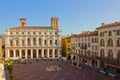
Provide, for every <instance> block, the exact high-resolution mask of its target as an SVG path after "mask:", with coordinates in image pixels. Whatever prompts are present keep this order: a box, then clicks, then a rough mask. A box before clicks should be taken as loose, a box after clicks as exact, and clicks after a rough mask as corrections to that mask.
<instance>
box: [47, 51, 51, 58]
mask: <svg viewBox="0 0 120 80" xmlns="http://www.w3.org/2000/svg"><path fill="white" fill-rule="evenodd" d="M47 57H48V58H50V55H49V49H47Z"/></svg>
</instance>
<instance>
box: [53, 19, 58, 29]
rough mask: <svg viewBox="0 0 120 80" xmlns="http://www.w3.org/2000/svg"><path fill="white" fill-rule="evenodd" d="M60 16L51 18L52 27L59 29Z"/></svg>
mask: <svg viewBox="0 0 120 80" xmlns="http://www.w3.org/2000/svg"><path fill="white" fill-rule="evenodd" d="M58 20H59V19H58V17H52V18H51V27H52V28H54V29H58Z"/></svg>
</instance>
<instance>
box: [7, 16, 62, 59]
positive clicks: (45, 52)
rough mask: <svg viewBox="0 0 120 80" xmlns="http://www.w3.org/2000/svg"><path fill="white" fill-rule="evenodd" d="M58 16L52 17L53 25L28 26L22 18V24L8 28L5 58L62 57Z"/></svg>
mask: <svg viewBox="0 0 120 80" xmlns="http://www.w3.org/2000/svg"><path fill="white" fill-rule="evenodd" d="M58 20H59V19H58V18H57V17H52V18H51V26H27V25H26V19H25V18H20V26H18V27H13V28H8V29H6V34H5V58H6V59H35V58H52V59H54V58H60V56H61V30H60V29H59V25H58Z"/></svg>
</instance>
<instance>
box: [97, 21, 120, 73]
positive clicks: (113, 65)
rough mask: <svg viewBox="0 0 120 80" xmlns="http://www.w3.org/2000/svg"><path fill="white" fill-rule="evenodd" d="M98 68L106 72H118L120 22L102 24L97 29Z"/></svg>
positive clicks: (119, 60)
mask: <svg viewBox="0 0 120 80" xmlns="http://www.w3.org/2000/svg"><path fill="white" fill-rule="evenodd" d="M97 30H98V37H99V57H100V59H101V60H102V62H103V64H101V65H100V66H101V67H102V68H103V69H105V70H107V71H108V72H113V73H116V72H117V73H119V72H120V22H115V23H110V24H104V23H102V24H101V26H100V27H98V28H97Z"/></svg>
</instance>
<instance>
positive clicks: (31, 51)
mask: <svg viewBox="0 0 120 80" xmlns="http://www.w3.org/2000/svg"><path fill="white" fill-rule="evenodd" d="M30 53H31V54H30V55H31V59H33V50H32V49H31V52H30Z"/></svg>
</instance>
